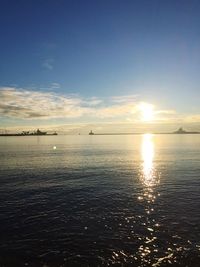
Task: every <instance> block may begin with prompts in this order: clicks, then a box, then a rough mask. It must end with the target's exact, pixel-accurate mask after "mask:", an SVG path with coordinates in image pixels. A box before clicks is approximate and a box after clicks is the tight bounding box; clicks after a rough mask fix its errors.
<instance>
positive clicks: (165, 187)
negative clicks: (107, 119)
mask: <svg viewBox="0 0 200 267" xmlns="http://www.w3.org/2000/svg"><path fill="white" fill-rule="evenodd" d="M0 241H1V242H0V266H5V267H7V266H9V267H10V266H15V267H16V266H20V267H21V266H34V267H35V266H37V267H40V266H52V267H54V266H55V267H57V266H153V267H155V266H191V267H194V266H200V135H141V136H140V135H138V136H136V135H133V136H40V137H37V136H25V137H0Z"/></svg>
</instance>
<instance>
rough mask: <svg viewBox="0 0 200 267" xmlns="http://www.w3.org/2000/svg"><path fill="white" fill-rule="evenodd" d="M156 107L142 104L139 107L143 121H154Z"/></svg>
mask: <svg viewBox="0 0 200 267" xmlns="http://www.w3.org/2000/svg"><path fill="white" fill-rule="evenodd" d="M153 109H154V106H153V105H152V104H148V103H141V104H140V105H139V110H140V112H141V115H142V117H141V119H142V121H149V122H150V121H152V120H153V119H154V110H153Z"/></svg>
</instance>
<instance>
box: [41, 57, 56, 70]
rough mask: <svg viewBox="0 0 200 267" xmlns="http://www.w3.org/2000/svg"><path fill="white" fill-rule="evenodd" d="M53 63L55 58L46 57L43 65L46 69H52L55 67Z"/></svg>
mask: <svg viewBox="0 0 200 267" xmlns="http://www.w3.org/2000/svg"><path fill="white" fill-rule="evenodd" d="M53 63H54V60H53V59H52V58H48V59H45V60H44V62H43V63H42V66H43V67H44V68H45V69H48V70H52V69H53Z"/></svg>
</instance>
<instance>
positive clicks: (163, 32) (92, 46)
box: [0, 0, 200, 133]
mask: <svg viewBox="0 0 200 267" xmlns="http://www.w3.org/2000/svg"><path fill="white" fill-rule="evenodd" d="M199 14H200V1H198V0H197V1H195V0H190V1H188V0H187V1H185V0H167V1H159V0H157V1H155V0H151V1H148V0H146V1H145V0H138V1H137V0H135V1H134V0H131V1H128V0H123V1H122V0H106V1H104V0H101V1H100V0H91V1H90V0H84V1H81V0H80V1H78V0H73V1H72V0H45V1H39V0H17V1H16V0H0V36H1V41H0V131H4V129H10V130H11V129H12V130H16V131H17V130H21V129H34V128H37V127H40V128H46V129H50V130H51V129H55V130H58V131H63V132H73V133H77V132H80V131H82V132H85V133H86V132H87V131H88V129H89V128H91V127H93V129H94V130H95V131H101V132H105V131H109V132H110V131H111V132H112V131H114V132H115V131H119V132H124V131H127V132H135V131H136V132H137V131H148V130H151V131H162V130H163V129H165V130H170V131H171V130H173V129H174V130H176V128H177V127H181V126H184V127H186V128H187V129H189V130H191V129H195V130H200V105H199V102H200V101H199V100H200V75H199V69H200V16H199Z"/></svg>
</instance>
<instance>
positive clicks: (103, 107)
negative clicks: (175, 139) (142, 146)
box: [0, 83, 200, 123]
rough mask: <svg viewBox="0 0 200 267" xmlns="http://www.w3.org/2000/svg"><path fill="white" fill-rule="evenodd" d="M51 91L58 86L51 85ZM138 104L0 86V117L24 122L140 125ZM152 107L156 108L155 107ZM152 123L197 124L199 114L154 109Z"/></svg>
mask: <svg viewBox="0 0 200 267" xmlns="http://www.w3.org/2000/svg"><path fill="white" fill-rule="evenodd" d="M52 86H53V87H54V89H57V88H59V84H56V83H54V84H52ZM140 104H141V102H140V101H139V100H138V99H137V97H136V96H114V97H110V98H107V99H101V98H98V97H91V98H83V97H80V96H77V95H65V94H59V93H55V92H53V91H36V90H27V89H19V88H16V87H3V88H2V87H0V117H2V118H14V119H15V118H18V119H25V120H50V119H57V118H58V119H74V121H77V122H78V121H79V122H80V121H81V120H80V119H81V118H82V119H84V121H87V122H92V121H93V122H98V121H104V122H106V121H107V122H108V121H111V122H114V121H118V122H130V123H142V121H141V110H140V109H139V107H140ZM155 108H156V107H155ZM153 112H154V122H158V123H166V122H174V123H175V122H181V121H183V122H184V121H188V122H199V121H200V115H199V114H196V115H190V116H189V114H188V116H187V117H186V116H184V115H183V114H178V113H177V112H176V111H175V110H168V109H161V110H158V109H157V110H156V109H154V111H153Z"/></svg>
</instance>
